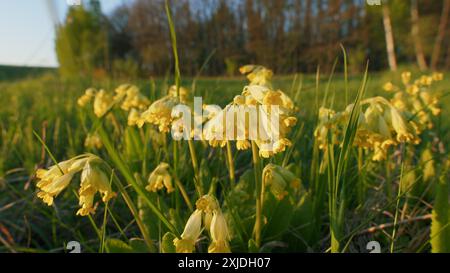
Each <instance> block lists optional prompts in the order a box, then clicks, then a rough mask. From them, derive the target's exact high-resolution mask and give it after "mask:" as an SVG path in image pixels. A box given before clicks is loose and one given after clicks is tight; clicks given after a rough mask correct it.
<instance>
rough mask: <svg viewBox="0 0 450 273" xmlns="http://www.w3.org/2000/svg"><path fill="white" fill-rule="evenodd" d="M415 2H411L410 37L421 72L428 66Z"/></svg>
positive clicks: (414, 0) (413, 0)
mask: <svg viewBox="0 0 450 273" xmlns="http://www.w3.org/2000/svg"><path fill="white" fill-rule="evenodd" d="M417 2H418V1H417V0H411V35H412V38H413V42H414V49H415V52H416V60H417V64H418V65H419V68H420V70H422V71H423V70H425V69H427V67H428V66H427V61H426V60H425V53H424V51H423V46H422V41H421V38H420V27H419V7H418V4H417Z"/></svg>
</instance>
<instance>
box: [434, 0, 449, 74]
mask: <svg viewBox="0 0 450 273" xmlns="http://www.w3.org/2000/svg"><path fill="white" fill-rule="evenodd" d="M449 13H450V0H444V8H443V9H442V14H441V20H440V23H439V30H438V34H437V35H436V41H435V42H434V48H433V54H432V55H431V68H432V69H433V70H436V68H437V66H438V63H439V57H440V55H441V47H442V43H443V41H444V38H445V34H446V31H447V25H448V16H449Z"/></svg>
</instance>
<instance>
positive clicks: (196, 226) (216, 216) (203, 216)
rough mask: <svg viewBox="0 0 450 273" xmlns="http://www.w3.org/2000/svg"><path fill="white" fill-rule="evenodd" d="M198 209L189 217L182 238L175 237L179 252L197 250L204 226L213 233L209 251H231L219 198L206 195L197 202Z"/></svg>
mask: <svg viewBox="0 0 450 273" xmlns="http://www.w3.org/2000/svg"><path fill="white" fill-rule="evenodd" d="M195 205H196V210H195V211H194V212H193V213H192V214H191V216H190V217H189V219H188V221H187V223H186V226H185V227H184V231H183V234H181V238H176V239H174V241H173V242H174V245H175V248H176V252H177V253H192V252H193V251H194V250H195V242H196V241H197V239H198V238H199V236H200V235H201V233H202V230H203V228H205V229H206V230H208V231H209V232H210V235H211V244H210V245H209V248H208V252H209V253H229V252H231V250H230V246H229V241H230V235H229V232H228V225H227V222H226V219H225V217H224V215H223V214H222V211H221V209H220V205H219V202H218V201H217V199H216V198H215V197H214V196H212V195H210V194H207V195H204V196H202V197H201V198H199V199H198V200H197V202H196V203H195Z"/></svg>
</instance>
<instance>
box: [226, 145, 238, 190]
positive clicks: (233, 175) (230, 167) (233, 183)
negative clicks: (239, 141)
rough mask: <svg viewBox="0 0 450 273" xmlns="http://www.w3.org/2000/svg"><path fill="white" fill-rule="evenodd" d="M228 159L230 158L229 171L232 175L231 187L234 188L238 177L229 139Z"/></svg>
mask: <svg viewBox="0 0 450 273" xmlns="http://www.w3.org/2000/svg"><path fill="white" fill-rule="evenodd" d="M227 160H228V173H229V176H230V184H231V188H234V185H235V184H236V177H235V169H234V160H233V153H232V151H231V144H230V141H227Z"/></svg>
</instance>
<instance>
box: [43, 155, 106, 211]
mask: <svg viewBox="0 0 450 273" xmlns="http://www.w3.org/2000/svg"><path fill="white" fill-rule="evenodd" d="M101 164H103V161H102V160H101V159H100V158H99V157H97V156H95V155H92V154H84V155H80V156H77V157H74V158H72V159H69V160H66V161H63V162H60V163H58V164H56V165H54V166H52V167H50V168H49V169H48V170H46V169H39V170H37V171H36V177H37V179H38V180H39V181H38V183H37V188H38V189H39V191H38V193H37V196H38V197H39V198H41V199H42V200H43V202H44V203H46V204H47V205H49V206H51V205H52V204H53V201H54V198H55V197H56V196H58V195H59V194H60V193H61V192H62V191H63V190H64V189H66V188H67V187H68V186H69V184H70V183H71V181H72V179H73V177H74V175H75V174H76V173H78V172H80V171H81V172H82V173H81V185H80V189H79V204H80V206H81V208H80V209H79V210H78V211H77V215H81V216H86V215H88V214H92V213H94V212H95V207H94V196H95V194H96V193H97V192H100V194H101V195H102V200H103V202H107V201H108V200H109V199H111V198H112V197H114V196H115V193H114V192H113V191H112V189H111V186H110V183H109V179H108V177H107V176H106V174H105V172H104V171H103V169H102V167H101Z"/></svg>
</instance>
